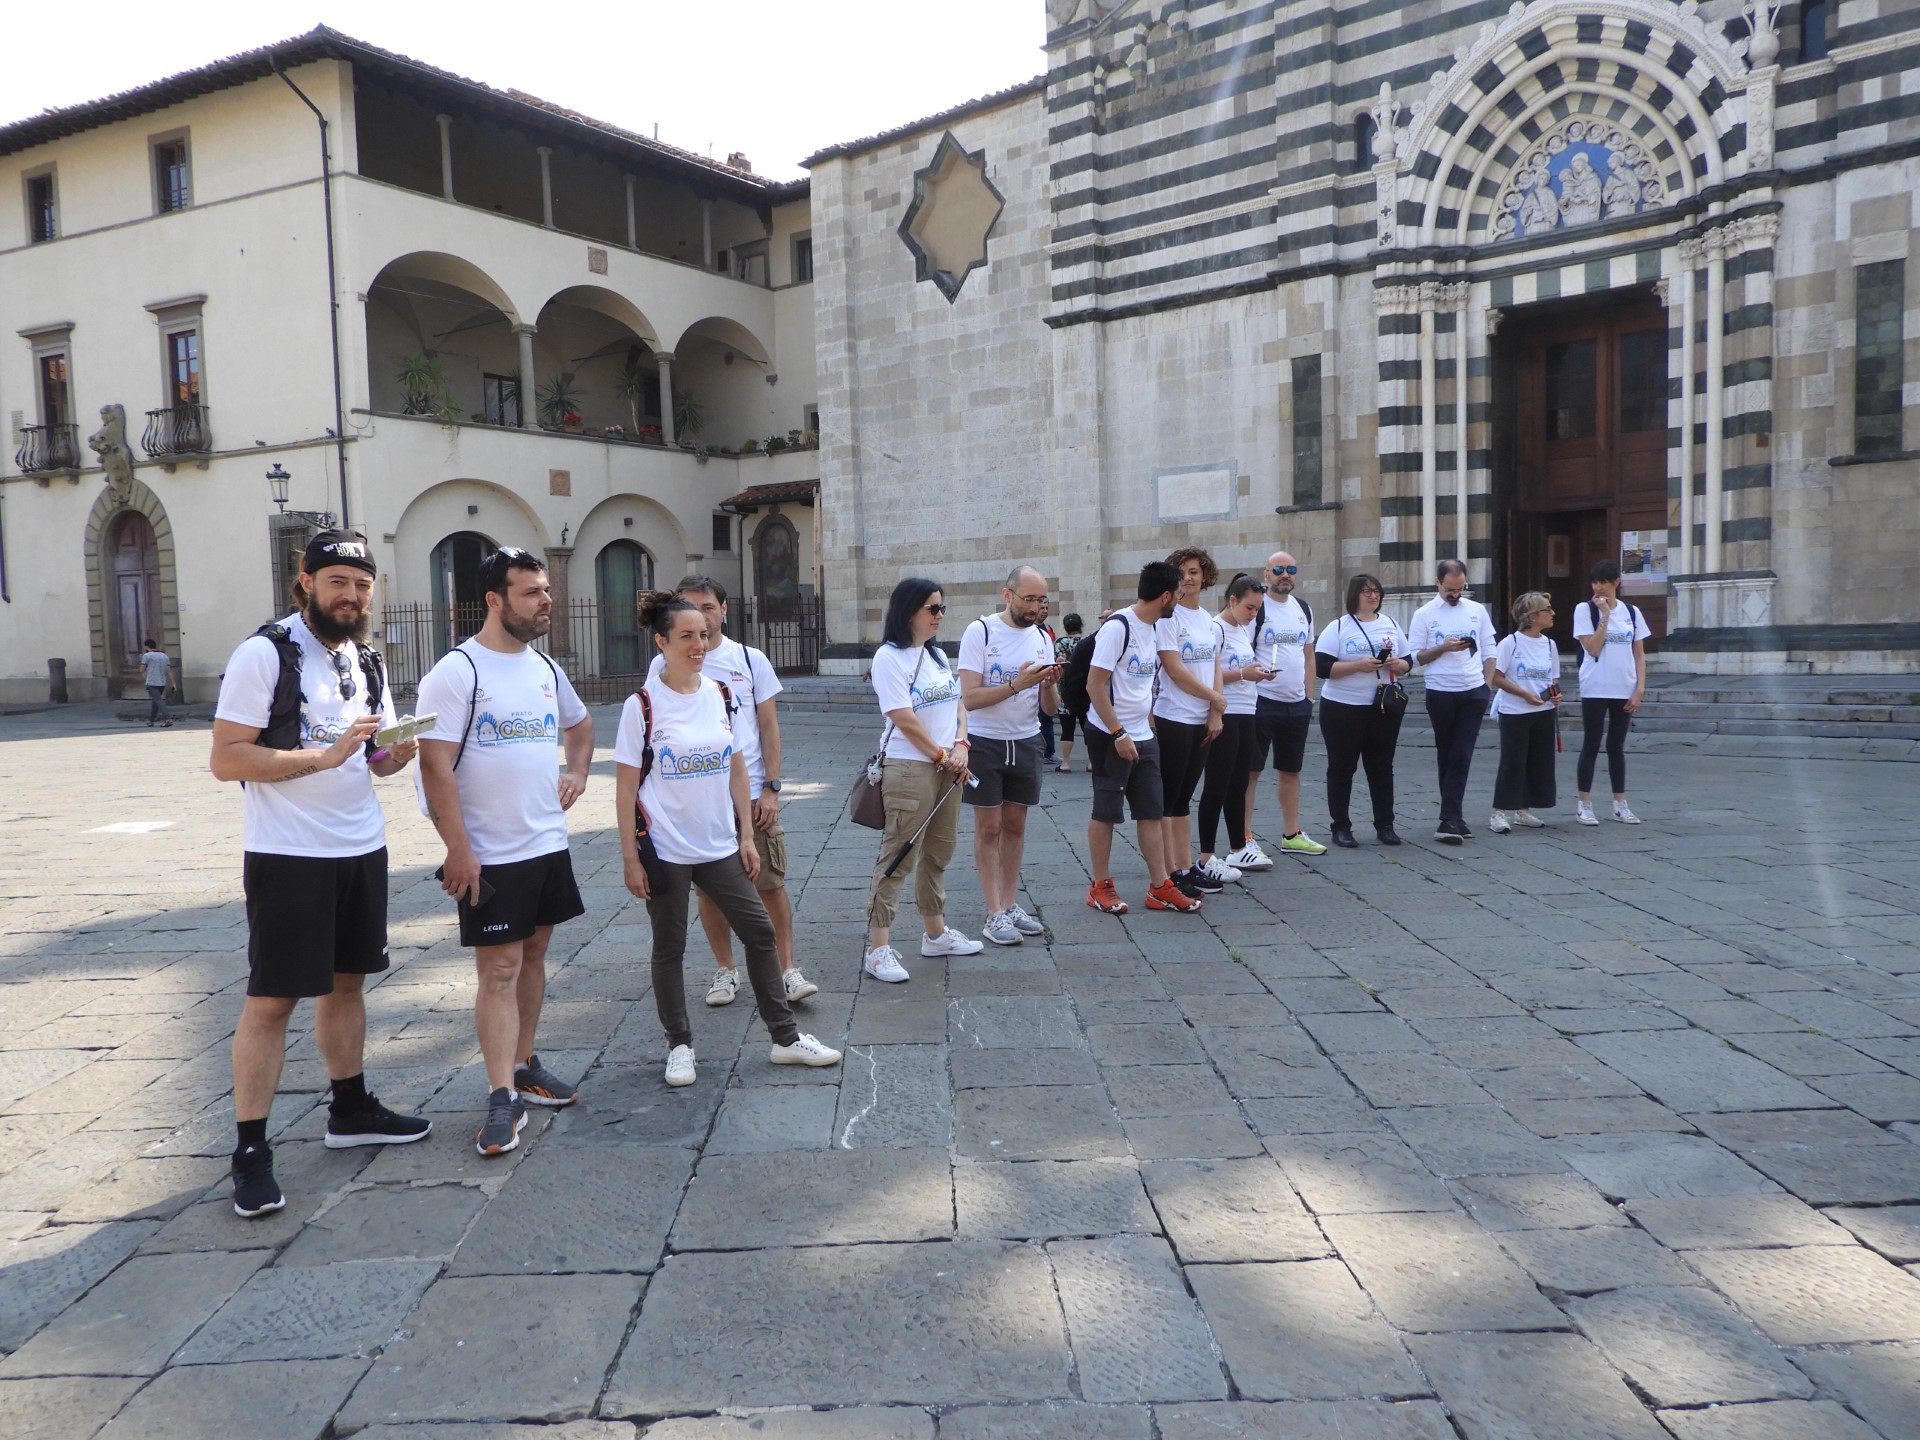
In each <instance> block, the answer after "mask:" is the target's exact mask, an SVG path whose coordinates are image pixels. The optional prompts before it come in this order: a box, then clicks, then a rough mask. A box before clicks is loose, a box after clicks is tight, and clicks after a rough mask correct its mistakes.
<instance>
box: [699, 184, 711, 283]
mask: <svg viewBox="0 0 1920 1440" xmlns="http://www.w3.org/2000/svg"><path fill="white" fill-rule="evenodd" d="M700 264H701V265H702V266H703V267H704V268H706V269H708V270H711V269H713V201H711V200H704V199H703V200H702V201H701V202H700Z"/></svg>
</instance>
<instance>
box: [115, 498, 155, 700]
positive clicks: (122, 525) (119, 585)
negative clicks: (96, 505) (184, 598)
mask: <svg viewBox="0 0 1920 1440" xmlns="http://www.w3.org/2000/svg"><path fill="white" fill-rule="evenodd" d="M107 572H108V576H109V581H110V588H109V594H110V596H111V597H112V598H111V599H110V601H109V602H108V606H107V623H108V627H109V631H108V639H107V654H108V655H109V657H110V658H111V660H112V663H113V666H114V674H113V676H112V680H111V683H112V684H113V685H114V686H115V687H116V690H115V693H116V694H132V693H137V692H138V691H139V689H140V685H141V677H140V652H141V651H142V650H144V649H145V648H146V646H145V643H144V642H145V640H146V638H147V637H148V636H152V637H153V638H154V639H155V640H157V641H159V642H160V643H161V644H163V645H164V644H165V643H166V639H165V636H164V635H163V634H162V631H163V628H164V627H163V626H162V624H161V613H160V546H159V542H158V541H157V539H156V538H155V536H154V533H153V526H152V524H150V523H149V522H148V520H147V517H146V516H144V515H142V514H141V513H140V512H139V511H137V510H127V511H123V512H122V513H121V514H120V515H119V516H117V517H116V518H115V519H114V521H113V526H112V529H111V530H110V531H109V533H108V540H107Z"/></svg>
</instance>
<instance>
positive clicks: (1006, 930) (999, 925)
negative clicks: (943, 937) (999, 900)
mask: <svg viewBox="0 0 1920 1440" xmlns="http://www.w3.org/2000/svg"><path fill="white" fill-rule="evenodd" d="M980 933H981V934H982V935H984V936H986V937H987V939H989V940H991V941H992V942H993V943H994V944H996V945H1018V944H1019V943H1020V942H1021V941H1022V940H1024V939H1026V938H1027V937H1026V936H1024V935H1022V934H1021V933H1020V927H1019V926H1018V925H1016V924H1014V923H1013V912H1012V911H1010V910H1002V911H1000V912H999V913H998V914H997V915H989V916H988V917H987V923H986V924H985V925H983V926H981V927H980ZM920 953H921V954H922V955H925V954H926V953H927V947H926V945H925V944H924V943H922V945H921V946H920Z"/></svg>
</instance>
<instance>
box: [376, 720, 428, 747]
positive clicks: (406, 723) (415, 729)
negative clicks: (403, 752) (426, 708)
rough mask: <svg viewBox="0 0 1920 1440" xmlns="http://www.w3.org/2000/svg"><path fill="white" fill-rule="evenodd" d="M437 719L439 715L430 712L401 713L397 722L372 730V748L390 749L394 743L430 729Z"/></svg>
mask: <svg viewBox="0 0 1920 1440" xmlns="http://www.w3.org/2000/svg"><path fill="white" fill-rule="evenodd" d="M439 719H440V717H439V715H437V714H434V713H432V712H429V713H428V714H425V715H402V716H401V717H400V719H399V721H398V722H397V723H395V724H392V725H389V726H387V727H386V728H385V729H382V730H376V731H374V733H373V748H374V749H376V750H391V749H392V748H393V747H394V746H395V745H404V744H405V743H406V742H407V741H409V740H412V739H414V738H415V737H416V736H419V735H423V734H425V733H426V732H427V731H429V730H431V729H432V728H433V727H434V725H435V724H436V723H438V721H439Z"/></svg>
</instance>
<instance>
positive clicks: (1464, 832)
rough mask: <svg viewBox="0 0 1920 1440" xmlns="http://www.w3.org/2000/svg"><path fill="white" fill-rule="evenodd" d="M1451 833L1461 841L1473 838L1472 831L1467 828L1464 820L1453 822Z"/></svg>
mask: <svg viewBox="0 0 1920 1440" xmlns="http://www.w3.org/2000/svg"><path fill="white" fill-rule="evenodd" d="M1453 833H1454V834H1456V835H1458V836H1459V837H1460V838H1461V839H1462V840H1471V839H1472V838H1473V831H1471V830H1469V829H1468V828H1467V822H1466V821H1464V820H1456V821H1454V822H1453Z"/></svg>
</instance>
